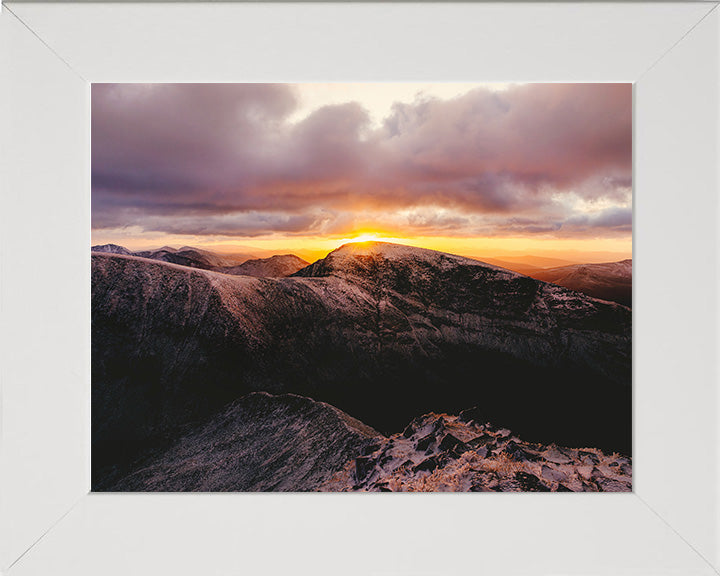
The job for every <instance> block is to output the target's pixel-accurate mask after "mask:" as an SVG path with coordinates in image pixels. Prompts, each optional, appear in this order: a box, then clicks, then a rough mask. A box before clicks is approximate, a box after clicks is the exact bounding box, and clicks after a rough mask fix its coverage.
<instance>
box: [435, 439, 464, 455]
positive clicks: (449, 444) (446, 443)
mask: <svg viewBox="0 0 720 576" xmlns="http://www.w3.org/2000/svg"><path fill="white" fill-rule="evenodd" d="M438 448H439V449H440V450H449V451H452V452H453V453H455V454H456V455H458V456H459V455H460V454H462V453H463V452H467V451H468V450H469V449H470V447H469V446H468V445H467V444H465V442H463V441H462V440H459V439H458V438H456V437H455V436H453V435H452V434H446V435H445V437H444V438H443V439H442V441H441V442H440V444H439V445H438Z"/></svg>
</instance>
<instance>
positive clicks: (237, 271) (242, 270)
mask: <svg viewBox="0 0 720 576" xmlns="http://www.w3.org/2000/svg"><path fill="white" fill-rule="evenodd" d="M307 265H308V262H306V261H305V260H303V259H302V258H299V257H297V256H295V255H294V254H277V255H275V256H271V257H270V258H256V259H254V260H247V261H246V262H243V263H242V264H240V265H239V266H232V267H230V268H223V269H218V270H217V271H218V272H223V273H225V274H234V275H238V276H255V277H257V278H285V277H286V276H290V275H292V274H294V273H295V272H297V271H298V270H301V269H303V268H305V266H307Z"/></svg>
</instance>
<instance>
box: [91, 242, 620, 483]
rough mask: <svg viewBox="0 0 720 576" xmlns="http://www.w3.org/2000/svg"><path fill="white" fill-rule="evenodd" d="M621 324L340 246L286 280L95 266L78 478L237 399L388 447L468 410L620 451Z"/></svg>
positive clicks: (129, 263)
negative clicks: (440, 416) (344, 422)
mask: <svg viewBox="0 0 720 576" xmlns="http://www.w3.org/2000/svg"><path fill="white" fill-rule="evenodd" d="M630 337H631V313H630V310H629V309H628V308H626V307H624V306H619V305H616V304H612V303H608V302H603V301H600V300H595V299H593V298H589V297H587V296H585V295H582V294H579V293H577V292H573V291H571V290H567V289H565V288H561V287H559V286H554V285H551V284H546V283H543V282H539V281H537V280H533V279H531V278H528V277H525V276H521V275H519V274H515V273H512V272H509V271H507V270H502V269H499V268H496V267H494V266H490V265H486V264H483V263H481V262H477V261H475V260H470V259H466V258H460V257H457V256H453V255H449V254H443V253H440V252H434V251H431V250H422V249H417V248H410V247H405V246H397V245H391V244H382V243H372V244H362V245H358V244H353V245H346V246H344V247H341V248H339V249H338V250H336V251H334V252H332V253H331V254H330V255H329V256H328V257H327V258H325V259H323V260H320V261H318V262H316V263H314V264H312V265H310V266H308V267H306V268H304V269H303V270H301V271H299V272H298V273H297V274H296V275H295V276H293V277H289V278H253V277H249V276H231V275H227V274H220V273H216V272H212V271H206V270H199V269H190V268H187V267H184V266H176V265H173V264H168V263H163V262H157V261H151V260H145V259H141V258H135V257H132V256H122V255H111V254H102V253H94V254H93V257H92V411H93V412H92V413H93V421H92V444H93V479H94V481H95V479H96V478H101V477H119V476H122V475H125V474H126V472H127V471H128V470H129V469H130V467H132V465H133V463H135V462H137V461H138V459H140V458H143V457H145V456H146V455H147V454H149V453H150V452H153V451H156V450H161V449H166V448H167V447H168V446H169V445H170V444H171V443H172V442H173V441H174V440H176V439H177V437H178V435H179V434H181V433H185V432H187V430H188V427H189V426H194V425H196V424H197V423H198V422H202V421H204V420H205V419H207V418H208V417H210V416H211V415H213V414H215V413H216V412H217V411H218V410H221V409H222V408H223V407H224V406H226V405H227V404H228V403H229V402H232V401H234V400H236V399H237V398H239V397H240V396H243V395H245V394H247V393H249V392H253V391H259V390H264V391H268V392H271V393H286V392H291V393H296V394H303V395H306V396H310V397H312V398H315V399H317V400H319V401H324V402H328V403H330V404H332V405H333V406H336V407H338V408H339V409H341V410H343V411H345V412H347V413H348V414H351V415H352V416H354V417H356V418H358V419H360V420H361V421H363V422H365V423H366V424H368V425H369V426H372V427H373V428H375V429H377V430H379V431H381V432H383V433H384V434H392V433H395V432H397V431H399V430H401V429H402V428H403V427H404V426H405V424H406V423H407V422H408V421H410V420H411V419H412V418H414V417H416V416H417V415H418V414H423V413H428V412H432V411H434V412H447V413H456V412H457V411H458V410H460V409H462V408H463V407H465V406H470V405H474V404H482V405H483V406H486V407H487V411H488V416H489V417H490V418H491V419H492V420H493V421H496V422H503V424H504V425H507V426H509V427H511V428H512V429H513V431H515V432H516V433H518V434H519V435H520V436H521V437H523V438H526V439H528V440H532V441H537V442H545V443H550V442H557V443H559V444H564V445H571V446H595V447H599V448H602V449H604V450H609V451H613V450H617V451H618V452H623V453H629V452H630V439H631V429H630V423H631V417H630V411H631V386H630V383H631V361H630V357H631V340H630Z"/></svg>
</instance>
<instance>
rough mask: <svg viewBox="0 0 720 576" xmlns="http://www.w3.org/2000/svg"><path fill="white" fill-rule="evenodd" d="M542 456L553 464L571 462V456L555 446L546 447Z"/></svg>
mask: <svg viewBox="0 0 720 576" xmlns="http://www.w3.org/2000/svg"><path fill="white" fill-rule="evenodd" d="M543 457H544V458H545V460H547V461H548V462H552V463H553V464H567V463H569V462H571V458H570V457H568V455H567V454H565V453H563V452H561V451H560V449H559V448H558V447H557V446H551V447H550V448H548V449H547V450H546V451H545V453H544V454H543Z"/></svg>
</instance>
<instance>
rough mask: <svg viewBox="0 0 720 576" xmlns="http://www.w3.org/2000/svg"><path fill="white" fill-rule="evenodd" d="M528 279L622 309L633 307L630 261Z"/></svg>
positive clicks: (535, 274)
mask: <svg viewBox="0 0 720 576" xmlns="http://www.w3.org/2000/svg"><path fill="white" fill-rule="evenodd" d="M528 275H529V276H532V277H533V278H536V279H538V280H542V281H543V282H552V283H553V284H557V285H559V286H564V287H565V288H570V289H571V290H577V291H578V292H582V293H583V294H587V295H589V296H593V297H594V298H600V299H601V300H610V301H613V302H618V303H620V304H623V305H625V306H630V305H631V304H632V260H622V261H620V262H607V263H604V264H576V265H574V266H561V267H559V268H550V269H547V270H538V271H533V272H529V273H528Z"/></svg>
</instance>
